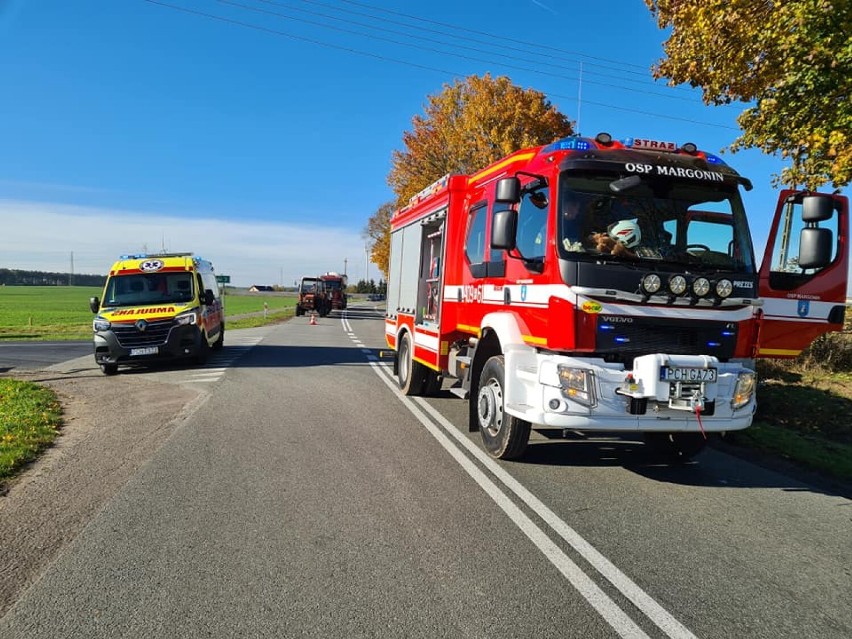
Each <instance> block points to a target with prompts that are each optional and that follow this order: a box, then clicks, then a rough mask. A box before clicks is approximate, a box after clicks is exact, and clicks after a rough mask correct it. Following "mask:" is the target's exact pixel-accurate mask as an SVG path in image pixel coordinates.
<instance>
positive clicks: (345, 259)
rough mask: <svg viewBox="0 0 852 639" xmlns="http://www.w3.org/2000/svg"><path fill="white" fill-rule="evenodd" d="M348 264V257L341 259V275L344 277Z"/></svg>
mask: <svg viewBox="0 0 852 639" xmlns="http://www.w3.org/2000/svg"><path fill="white" fill-rule="evenodd" d="M348 263H349V258H348V257H344V258H343V274H344V275H347V273H346V267H347V265H348Z"/></svg>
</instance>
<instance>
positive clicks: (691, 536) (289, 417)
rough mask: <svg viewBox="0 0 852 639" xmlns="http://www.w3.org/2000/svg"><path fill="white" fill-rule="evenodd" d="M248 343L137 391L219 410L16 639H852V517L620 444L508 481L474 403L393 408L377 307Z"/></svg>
mask: <svg viewBox="0 0 852 639" xmlns="http://www.w3.org/2000/svg"><path fill="white" fill-rule="evenodd" d="M239 333H240V332H237V331H235V332H234V339H236V340H238V339H240V335H239ZM250 336H251V339H249V340H245V341H243V348H244V349H245V352H243V353H242V354H241V356H240V357H239V358H235V359H234V360H233V361H231V362H230V363H229V364H227V365H223V366H222V367H221V371H219V370H218V369H215V370H216V375H215V377H212V376H208V377H203V375H205V374H209V375H213V373H210V372H208V373H204V372H203V371H201V372H199V373H198V375H199V376H200V377H194V378H193V377H192V376H190V375H187V374H182V373H181V371H179V370H163V371H153V372H145V373H132V375H140V376H144V378H145V379H149V380H157V381H159V382H162V383H166V384H176V385H183V386H186V385H193V388H199V387H202V388H203V389H204V390H203V392H204V393H207V396H206V399H205V400H203V401H200V402H198V407H197V408H196V409H195V411H194V412H193V413H192V414H191V415H190V416H189V417H188V418H187V419H186V420H184V421H183V422H182V423H181V425H180V427H179V428H177V429H176V430H175V431H174V432H173V433H171V434H170V436H169V438H168V439H167V440H166V441H165V442H164V443H162V445H161V446H160V447H159V448H158V449H157V450H156V451H155V452H153V453H152V454H151V455H150V457H149V459H148V460H147V462H146V463H144V464H142V465H141V466H140V467H139V468H138V470H136V471H135V472H134V473H133V474H132V475H131V476H130V477H129V478H128V479H127V481H126V483H125V484H123V486H122V487H121V489H120V490H118V491H117V492H116V494H115V495H114V496H113V497H112V498H111V499H110V500H109V501H108V502H107V503H106V504H105V505H104V507H103V508H102V509H101V510H99V511H98V512H97V513H96V514H95V515H94V516H93V517H92V519H91V521H89V523H88V525H87V526H86V527H85V528H83V529H82V531H81V532H79V534H76V536H75V537H74V539H73V541H71V542H70V543H69V544H68V545H67V547H65V549H64V551H63V552H61V553H59V554H58V556H57V558H56V559H55V560H54V561H52V562H51V563H50V565H49V566H47V567H46V568H45V569H44V571H43V573H42V574H41V577H40V578H39V579H37V580H36V581H35V583H34V584H33V585H32V586H31V587H30V588H29V589H28V590H26V591H25V592H23V593H22V594H21V596H20V598H19V599H18V600H17V602H16V603H15V604H14V606H13V607H12V608H10V609H9V611H8V612H7V613H6V614H5V616H4V617H3V618H2V619H0V637H36V636H37V637H62V638H67V637H578V638H597V637H618V636H622V637H767V638H769V637H771V638H773V639H774V638H778V637H791V638H792V637H796V638H800V637H819V638H820V639H829V638H833V637H837V638H841V637H843V638H848V637H850V636H852V607H850V605H849V602H850V601H852V534H850V533H852V501H850V500H848V499H846V498H843V497H840V496H837V495H832V494H828V493H825V492H823V491H821V490H820V489H817V488H815V487H812V486H809V485H806V484H802V483H799V482H797V481H794V480H792V479H789V478H787V477H785V476H783V475H780V474H777V473H774V472H770V471H767V470H764V469H762V468H759V467H757V466H754V465H752V464H749V463H747V462H745V461H742V460H739V459H736V458H733V457H730V456H727V455H725V454H723V453H721V452H718V451H715V450H708V451H706V452H705V453H703V454H702V455H701V456H699V457H698V458H697V461H696V462H694V463H692V464H690V465H687V466H685V467H680V468H672V467H668V466H659V465H655V464H653V463H651V461H650V459H649V458H647V457H646V456H645V454H644V451H643V449H642V446H641V444H639V443H636V442H631V441H630V440H627V439H620V438H614V437H613V438H606V437H603V438H597V439H583V438H574V439H561V438H559V439H548V438H546V437H544V436H543V435H542V434H541V433H534V439H533V442H532V445H531V447H530V449H529V453H528V455H527V457H526V458H525V459H524V460H523V461H521V462H514V463H503V462H499V463H498V462H494V461H493V460H490V459H488V458H487V457H485V456H484V455H483V454H482V453H481V447H480V446H479V442H478V435H477V434H473V435H470V434H468V433H467V432H466V428H465V421H464V417H465V410H466V409H465V405H464V403H463V402H462V401H461V400H458V399H457V398H455V397H452V396H450V395H449V394H446V395H445V396H442V397H438V398H432V399H429V400H422V399H414V400H412V399H409V398H403V397H402V396H401V395H399V393H398V392H397V391H396V390H395V388H394V384H393V382H392V380H390V379H389V371H388V368H389V362H388V361H387V360H383V359H381V358H380V357H379V351H380V349H381V348H383V347H384V339H383V329H382V321H381V317H380V316H379V315H378V314H377V313H375V312H373V311H371V310H370V309H368V308H366V307H365V308H363V309H358V308H352V309H350V310H349V311H347V313H346V314H345V316H343V317H341V316H340V315H339V314H337V313H335V315H334V316H332V317H328V318H323V319H321V320H320V323H319V325H318V326H311V325H309V324H308V319H307V318H297V319H294V320H291V321H290V322H288V323H286V324H283V325H279V326H275V327H270V328H266V329H262V330H261V331H258V330H256V329H253V331H252V332H251V333H250ZM121 377H122V376H121V375H120V376H119V378H121ZM140 378H141V377H140ZM3 561H9V558H8V557H6V558H3Z"/></svg>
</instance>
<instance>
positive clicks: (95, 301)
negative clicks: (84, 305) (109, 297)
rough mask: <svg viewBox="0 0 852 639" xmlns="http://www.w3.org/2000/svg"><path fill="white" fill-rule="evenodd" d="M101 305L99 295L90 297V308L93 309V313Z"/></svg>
mask: <svg viewBox="0 0 852 639" xmlns="http://www.w3.org/2000/svg"><path fill="white" fill-rule="evenodd" d="M100 307H101V302H100V300H99V299H98V298H97V297H90V298H89V308H90V309H92V313H97V312H98V309H99V308H100Z"/></svg>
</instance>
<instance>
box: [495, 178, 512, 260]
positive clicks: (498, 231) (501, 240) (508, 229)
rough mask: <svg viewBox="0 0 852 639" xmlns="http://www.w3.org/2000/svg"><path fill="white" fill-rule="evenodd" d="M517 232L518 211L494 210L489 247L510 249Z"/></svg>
mask: <svg viewBox="0 0 852 639" xmlns="http://www.w3.org/2000/svg"><path fill="white" fill-rule="evenodd" d="M509 179H512V178H509ZM501 181H502V180H501ZM517 234H518V212H517V211H513V210H512V209H503V210H502V211H494V216H493V218H492V220H491V248H493V249H502V250H504V251H511V250H512V249H514V248H515V242H516V239H517Z"/></svg>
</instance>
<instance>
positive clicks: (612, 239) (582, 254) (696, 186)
mask: <svg viewBox="0 0 852 639" xmlns="http://www.w3.org/2000/svg"><path fill="white" fill-rule="evenodd" d="M614 179H616V178H615V177H610V176H601V175H594V176H584V175H578V174H576V173H563V174H562V176H561V179H560V185H559V203H558V206H559V219H560V222H559V229H560V230H559V242H558V244H559V252H560V255H562V256H563V257H566V258H572V259H577V258H579V259H600V258H601V256H606V257H607V259H610V258H613V259H618V260H625V261H631V262H644V261H651V262H656V263H669V264H674V265H677V266H682V267H689V268H692V269H695V270H702V269H707V270H713V271H720V270H724V271H732V272H737V273H744V274H745V273H753V272H754V256H753V253H752V247H751V237H750V235H749V231H748V224H747V222H746V216H745V211H744V209H743V206H742V202H741V200H740V196H739V192H738V191H737V189H736V188H735V187H733V186H729V185H719V184H703V183H701V182H696V181H685V180H672V179H652V178H643V180H642V182H641V184H639V185H638V186H635V187H633V188H631V189H629V190H627V191H624V192H621V193H618V194H616V193H613V191H612V190H611V189H610V188H609V184H610V182H612V181H613V180H614Z"/></svg>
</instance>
